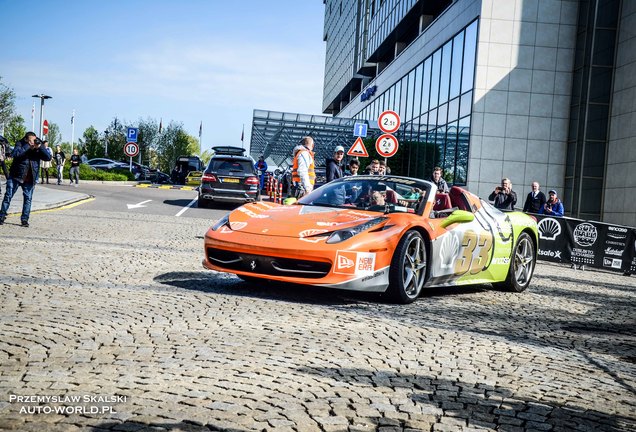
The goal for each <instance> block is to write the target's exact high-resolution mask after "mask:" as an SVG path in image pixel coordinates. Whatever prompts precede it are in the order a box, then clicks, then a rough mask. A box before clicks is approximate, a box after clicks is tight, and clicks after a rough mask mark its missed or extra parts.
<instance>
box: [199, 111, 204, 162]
mask: <svg viewBox="0 0 636 432" xmlns="http://www.w3.org/2000/svg"><path fill="white" fill-rule="evenodd" d="M202 133H203V120H201V124H200V125H199V156H201V148H202V147H203V146H202V145H201V134H202Z"/></svg>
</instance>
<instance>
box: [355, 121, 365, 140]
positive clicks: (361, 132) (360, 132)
mask: <svg viewBox="0 0 636 432" xmlns="http://www.w3.org/2000/svg"><path fill="white" fill-rule="evenodd" d="M353 136H357V137H362V138H366V136H367V124H366V123H355V124H354V125H353Z"/></svg>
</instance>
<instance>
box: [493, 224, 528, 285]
mask: <svg viewBox="0 0 636 432" xmlns="http://www.w3.org/2000/svg"><path fill="white" fill-rule="evenodd" d="M535 266H536V255H535V245H534V242H533V241H532V238H531V237H530V235H528V233H526V232H522V233H521V234H520V235H519V238H518V239H517V244H516V245H515V248H514V249H513V252H512V257H511V260H510V268H509V269H508V275H507V276H506V280H505V281H503V282H497V283H494V284H493V285H494V286H495V287H498V288H503V289H505V290H507V291H513V292H522V291H524V290H525V289H526V288H528V285H529V284H530V280H532V275H533V274H534V269H535Z"/></svg>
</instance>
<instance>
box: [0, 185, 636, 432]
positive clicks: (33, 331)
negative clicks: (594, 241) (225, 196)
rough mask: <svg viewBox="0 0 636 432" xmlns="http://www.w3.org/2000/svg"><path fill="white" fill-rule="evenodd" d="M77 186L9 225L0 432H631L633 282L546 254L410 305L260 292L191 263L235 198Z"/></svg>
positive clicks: (1, 306) (359, 296) (0, 337)
mask: <svg viewBox="0 0 636 432" xmlns="http://www.w3.org/2000/svg"><path fill="white" fill-rule="evenodd" d="M82 188H85V190H86V191H87V192H89V193H91V194H92V195H94V196H95V200H93V201H90V202H86V203H84V204H81V205H79V206H76V207H72V208H65V209H59V210H55V211H46V212H39V213H34V214H33V215H32V217H31V219H30V222H31V227H30V228H22V227H20V226H19V225H18V224H15V223H10V224H5V225H3V226H1V227H0V239H1V241H2V248H3V264H2V267H1V270H0V430H19V431H48V430H55V431H57V430H59V431H75V430H82V431H104V430H112V431H139V430H141V431H150V430H152V431H159V430H172V431H174V430H180V431H210V430H227V431H271V430H275V431H303V432H304V431H310V432H311V431H375V430H378V431H476V430H497V431H570V430H582V431H595V432H597V431H617V430H632V431H634V430H636V334H635V331H634V329H635V328H636V319H635V316H636V313H635V311H636V279H635V278H634V277H633V276H632V277H625V276H622V275H621V274H618V273H609V272H599V271H576V270H572V269H570V268H569V267H566V266H558V265H553V264H545V263H539V264H538V265H537V274H536V275H535V278H534V279H533V281H532V283H531V286H530V288H529V289H528V290H527V291H526V292H524V293H508V292H502V291H497V290H495V289H493V288H492V287H491V286H489V285H481V286H476V287H470V288H468V287H465V288H461V289H443V290H441V289H440V290H434V291H427V292H425V293H424V295H423V296H422V297H421V298H420V299H418V301H416V302H415V303H413V304H411V305H406V306H399V305H393V304H389V303H387V302H385V300H384V299H383V298H382V296H377V295H368V294H364V293H348V292H341V291H333V290H329V289H312V288H302V287H295V286H286V285H278V284H256V285H253V284H248V283H245V282H242V281H240V280H239V279H238V278H236V277H235V276H232V275H228V274H222V273H217V272H212V271H208V270H205V269H203V268H202V266H201V259H202V257H203V235H204V234H205V231H206V230H207V228H208V227H209V225H210V220H212V219H215V218H218V217H219V215H221V214H223V213H224V212H225V211H227V209H219V210H208V209H196V208H189V209H188V210H186V211H185V212H183V213H182V214H181V215H180V216H176V215H177V214H178V213H179V212H180V211H181V210H183V209H184V208H186V206H187V205H188V203H189V202H191V200H192V199H193V198H194V196H195V192H192V191H187V192H186V191H175V190H150V189H135V188H130V187H126V188H124V187H121V188H120V187H112V186H98V187H94V186H92V185H91V186H89V185H86V186H82V185H80V187H79V188H78V190H82ZM147 200H151V201H149V202H148V203H147V205H146V207H138V208H133V209H130V210H129V209H128V208H127V205H128V204H139V203H140V202H143V201H147Z"/></svg>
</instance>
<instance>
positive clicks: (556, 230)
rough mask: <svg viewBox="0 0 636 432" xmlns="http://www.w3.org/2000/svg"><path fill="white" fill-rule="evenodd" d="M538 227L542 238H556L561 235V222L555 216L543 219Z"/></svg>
mask: <svg viewBox="0 0 636 432" xmlns="http://www.w3.org/2000/svg"><path fill="white" fill-rule="evenodd" d="M537 227H538V228H539V238H540V239H543V240H554V239H556V238H557V237H558V236H559V235H561V224H560V223H559V221H557V220H556V219H554V218H545V219H541V220H540V221H539V223H538V224H537Z"/></svg>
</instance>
